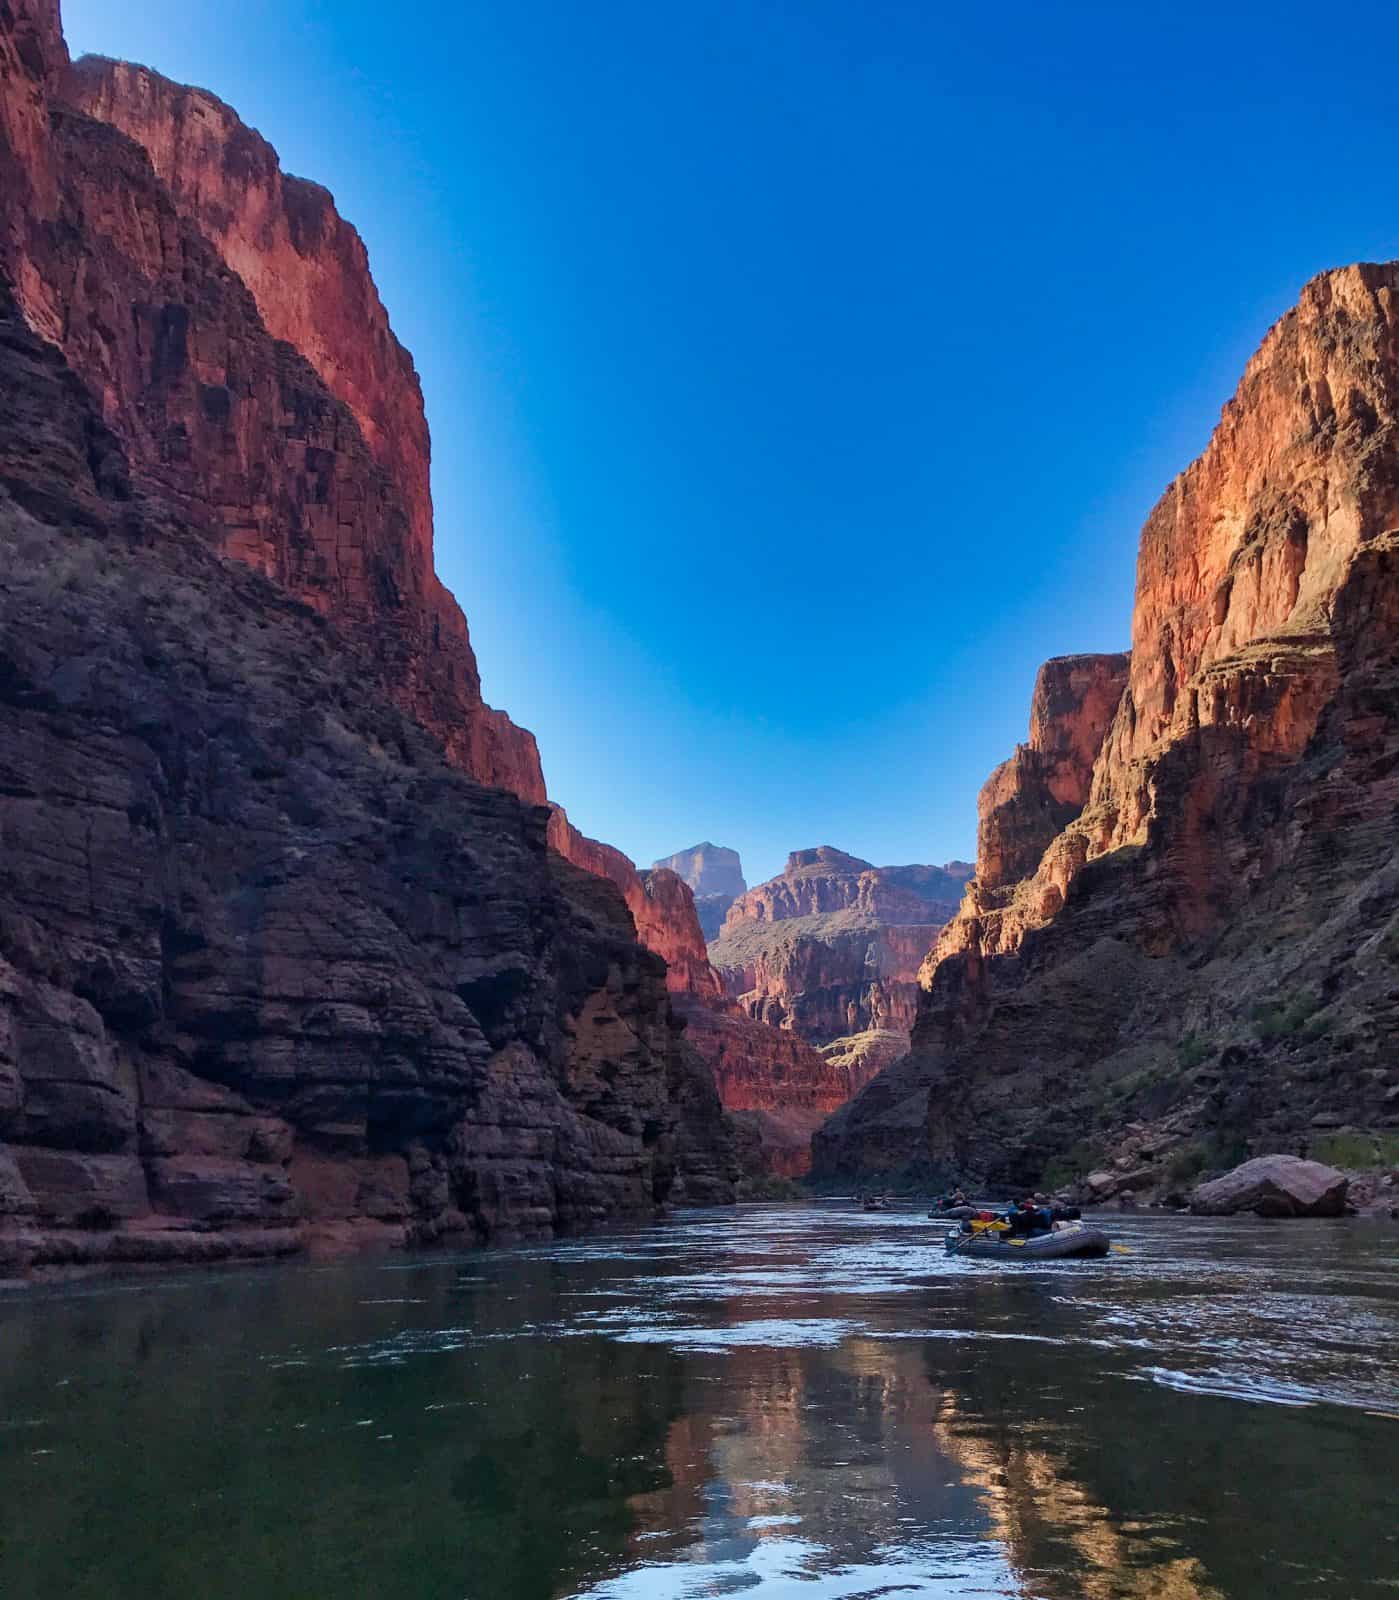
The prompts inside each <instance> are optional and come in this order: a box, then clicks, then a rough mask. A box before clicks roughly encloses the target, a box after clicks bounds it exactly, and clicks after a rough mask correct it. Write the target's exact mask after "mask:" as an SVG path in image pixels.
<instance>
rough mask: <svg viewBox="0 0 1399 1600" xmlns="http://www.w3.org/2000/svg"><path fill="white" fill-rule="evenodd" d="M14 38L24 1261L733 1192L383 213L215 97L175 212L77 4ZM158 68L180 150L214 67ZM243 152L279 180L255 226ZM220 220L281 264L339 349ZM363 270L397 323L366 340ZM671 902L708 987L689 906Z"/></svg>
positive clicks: (10, 1172) (8, 179)
mask: <svg viewBox="0 0 1399 1600" xmlns="http://www.w3.org/2000/svg"><path fill="white" fill-rule="evenodd" d="M0 66H3V68H4V76H3V79H0V174H3V176H4V178H5V182H4V185H3V187H2V188H0V286H3V295H4V300H3V305H2V306H0V361H2V362H3V365H4V368H5V371H4V380H3V383H0V537H3V540H4V543H5V562H4V569H5V581H4V584H3V585H0V608H3V615H4V631H3V634H0V656H3V660H2V661H0V768H3V769H4V779H3V782H0V837H3V841H4V851H3V853H4V857H5V868H6V870H5V874H4V875H3V883H0V899H3V902H4V904H3V911H0V1154H3V1158H4V1159H3V1160H0V1213H3V1215H4V1216H7V1217H9V1218H10V1219H11V1222H10V1223H8V1224H6V1225H5V1226H6V1243H5V1245H4V1248H3V1251H0V1254H3V1256H4V1264H3V1265H4V1270H6V1271H19V1270H23V1269H24V1268H25V1267H26V1266H27V1265H28V1264H31V1263H34V1262H37V1263H39V1264H41V1265H42V1264H44V1263H63V1262H70V1263H73V1264H78V1265H81V1264H86V1263H90V1262H103V1261H115V1260H135V1259H149V1260H168V1259H201V1260H202V1259H221V1258H224V1257H226V1256H228V1255H230V1254H244V1255H246V1254H254V1255H256V1254H281V1253H285V1252H286V1251H288V1250H292V1249H296V1248H299V1247H300V1244H301V1243H302V1242H303V1240H304V1237H305V1234H306V1231H307V1228H308V1226H310V1225H314V1226H315V1227H316V1228H319V1229H322V1230H324V1229H326V1228H330V1227H343V1228H344V1229H345V1230H348V1231H350V1232H356V1231H358V1232H360V1233H363V1232H365V1231H369V1232H374V1231H375V1230H377V1231H378V1233H379V1234H381V1235H382V1236H383V1237H385V1238H389V1239H394V1240H402V1239H404V1238H413V1239H417V1240H427V1239H431V1238H434V1237H436V1236H438V1235H440V1234H444V1233H448V1234H452V1235H454V1236H459V1237H462V1238H473V1237H484V1236H487V1235H490V1234H498V1233H501V1232H536V1231H541V1230H546V1229H549V1228H552V1227H561V1226H572V1225H575V1224H578V1223H582V1222H584V1221H587V1220H590V1219H597V1218H600V1217H603V1216H607V1215H613V1214H616V1213H618V1212H634V1211H638V1210H641V1211H645V1210H648V1209H650V1208H651V1207H653V1206H654V1205H656V1204H658V1203H659V1202H660V1201H661V1200H662V1199H663V1198H664V1197H665V1196H666V1195H667V1194H670V1193H672V1192H673V1191H675V1190H676V1186H677V1174H678V1177H679V1183H680V1192H683V1193H684V1194H685V1195H686V1196H687V1197H689V1198H700V1197H709V1198H723V1197H724V1196H725V1194H726V1193H727V1194H731V1193H732V1172H731V1170H730V1167H729V1163H730V1162H731V1159H732V1151H731V1147H730V1146H729V1144H728V1143H727V1133H726V1130H725V1125H724V1122H723V1118H722V1115H721V1113H720V1110H719V1107H718V1101H717V1096H716V1094H715V1092H714V1089H713V1085H712V1080H711V1079H710V1077H709V1075H708V1074H707V1071H706V1069H705V1068H704V1066H703V1064H702V1062H701V1061H700V1060H699V1058H698V1056H697V1055H696V1054H695V1053H694V1052H693V1050H692V1049H690V1048H689V1047H688V1046H686V1045H684V1043H683V1041H682V1040H681V1039H680V1035H679V1025H678V1023H677V1022H676V1021H675V1019H674V1018H673V1016H672V1014H671V1012H670V1010H669V1006H668V1003H667V998H666V988H665V985H666V981H667V976H666V973H665V969H664V967H663V965H662V963H661V961H659V960H658V959H657V958H656V957H655V956H654V955H652V954H649V953H647V952H645V951H642V950H640V949H639V948H638V947H637V945H636V943H635V925H634V923H633V920H632V917H631V915H630V914H629V912H628V910H627V907H626V905H625V903H624V901H623V899H622V898H621V897H620V896H619V895H618V894H617V892H616V890H615V889H614V888H613V887H612V885H611V884H610V883H608V882H607V881H605V879H604V878H599V877H594V876H590V875H588V874H586V873H580V872H578V871H576V870H575V869H574V868H572V867H571V866H570V865H568V864H567V863H566V862H564V861H562V860H561V859H559V858H558V857H557V856H555V855H553V854H552V853H551V852H550V851H549V850H548V848H547V838H548V829H549V827H550V822H549V816H548V813H547V812H546V811H545V810H544V809H543V808H542V807H540V806H537V805H533V804H530V803H528V802H532V801H536V800H540V799H542V798H543V786H542V780H539V779H538V762H537V757H534V756H533V753H532V752H533V744H532V741H531V740H529V736H528V735H522V734H520V732H519V730H516V729H513V728H512V726H511V725H510V724H509V722H508V719H506V718H504V717H503V716H502V715H501V714H499V713H496V712H492V711H491V710H490V709H489V708H488V707H485V706H484V705H483V704H482V703H481V700H480V692H479V683H478V681H477V678H476V671H475V663H474V660H473V658H472V656H471V651H470V645H469V641H468V639H467V637H466V630H465V623H464V621H463V620H462V618H461V614H460V612H459V611H458V610H457V609H456V608H455V604H454V602H450V597H447V596H445V591H442V590H441V589H440V586H438V585H437V581H436V578H435V575H434V574H433V572H432V567H431V560H430V541H429V544H428V545H427V546H425V545H424V542H423V538H422V533H423V530H424V529H425V528H426V529H430V514H429V515H428V517H427V520H424V513H425V511H426V510H427V508H426V506H425V503H423V502H415V501H414V498H413V497H414V495H415V493H416V490H415V488H414V485H415V484H417V485H418V486H419V487H421V485H422V484H423V483H425V470H426V455H425V451H426V433H425V430H421V429H420V426H419V425H420V420H421V418H420V406H417V409H416V410H415V405H416V383H415V380H413V378H412V373H411V363H406V358H405V357H403V354H402V352H401V351H399V350H398V347H397V346H396V345H395V344H393V343H392V339H391V335H390V333H389V331H388V325H387V322H386V321H385V320H384V319H383V317H382V310H381V308H378V302H377V298H376V297H375V296H374V295H373V289H372V284H371V283H370V282H369V280H368V277H367V272H365V271H364V263H363V259H362V251H360V250H359V249H358V246H357V241H355V240H354V238H353V235H352V234H351V233H350V231H349V230H348V229H346V228H345V226H344V225H343V224H341V223H340V222H339V220H338V219H337V218H335V217H334V214H333V209H332V208H331V207H330V206H329V201H328V199H324V198H323V197H322V198H317V196H316V195H315V194H310V195H308V194H306V193H303V192H301V191H299V190H298V189H297V188H296V186H295V185H293V184H291V183H290V181H289V180H284V179H282V178H281V177H280V175H279V174H278V173H277V172H276V169H275V158H273V157H272V156H271V154H270V152H268V151H267V149H266V147H265V146H262V145H261V144H260V142H259V141H257V140H256V139H255V136H252V135H251V134H248V133H247V130H242V132H241V133H240V132H239V130H238V127H237V125H236V119H232V118H231V113H230V114H227V115H226V116H223V114H222V113H220V116H221V117H222V120H220V119H219V118H215V119H214V123H215V125H213V132H212V133H211V134H210V135H209V137H210V138H211V139H213V144H212V145H209V144H207V143H205V144H201V143H200V139H199V138H197V137H196V136H195V132H194V128H193V123H194V122H196V121H200V120H201V114H200V113H199V106H198V105H197V104H196V103H195V101H194V100H190V99H189V97H188V96H186V97H185V100H184V102H183V104H184V112H183V113H182V115H185V116H186V117H187V119H188V120H189V123H190V125H189V126H188V127H184V128H183V131H182V132H181V133H179V135H178V137H176V136H173V135H172V138H171V141H170V142H169V145H168V148H167V149H165V150H164V155H163V157H162V159H167V160H169V161H174V162H176V163H177V166H176V167H173V168H170V179H171V183H173V184H175V185H176V186H177V188H178V190H179V196H178V199H177V198H176V196H175V193H174V192H173V191H172V189H171V188H170V187H169V186H168V185H167V184H166V183H165V182H164V181H163V180H162V178H161V177H160V176H159V175H158V174H157V173H156V172H155V170H154V169H153V167H152V163H151V161H150V159H149V157H148V155H147V153H146V151H145V150H144V149H143V148H142V147H141V146H140V145H138V144H137V143H136V142H134V141H133V140H132V139H131V138H129V137H127V135H126V134H125V133H123V132H121V131H120V130H119V129H118V128H116V127H114V126H112V125H111V124H109V123H105V122H103V121H100V120H98V119H96V118H94V117H90V116H88V115H86V114H85V113H84V112H82V111H81V110H78V109H76V108H74V107H72V106H71V105H70V104H68V103H67V102H66V101H65V100H64V95H65V94H68V93H73V92H79V91H80V89H81V85H78V88H75V87H74V84H75V82H76V80H71V79H70V78H69V75H68V64H67V57H66V53H65V51H64V49H63V45H62V38H61V33H60V31H59V28H58V16H57V9H56V6H55V5H53V4H51V3H50V4H42V3H39V0H19V3H17V4H15V5H12V6H10V7H9V8H8V9H7V10H3V11H0ZM103 70H104V71H105V70H106V69H103ZM122 81H127V82H128V85H130V84H140V83H144V84H145V88H146V90H149V91H150V96H151V97H153V98H152V104H153V105H154V107H155V109H154V110H152V112H151V117H152V119H153V120H151V121H150V122H149V123H148V124H143V125H142V126H143V128H144V129H145V131H146V133H147V134H148V135H149V136H150V137H151V138H152V140H153V142H155V143H156V144H157V145H159V144H160V140H159V139H158V138H157V136H156V133H155V132H151V129H152V128H155V129H157V130H158V129H159V128H160V127H162V126H166V124H165V123H164V122H163V121H162V118H164V117H165V115H166V110H167V109H168V103H170V96H171V95H172V94H176V92H175V91H173V89H172V87H171V86H168V85H162V84H161V83H160V82H159V81H158V80H150V79H149V78H147V79H140V78H139V76H138V77H129V78H128V79H126V80H122V78H121V75H120V74H117V75H116V76H114V77H112V78H111V79H110V81H108V82H107V84H106V87H105V88H104V89H103V91H102V93H103V95H104V96H109V91H110V95H115V94H116V93H117V92H118V89H119V88H120V83H121V82H122ZM143 92H144V91H143ZM178 93H179V94H183V93H184V92H183V91H180V92H178ZM109 97H110V96H109ZM176 97H177V98H178V95H177V96H176ZM196 99H197V97H196ZM156 102H159V103H158V104H157V103H156ZM104 103H106V101H105V100H104ZM214 105H215V107H216V103H214ZM163 108H164V109H163ZM204 109H205V110H208V109H209V108H208V107H205V108H204ZM182 126H183V125H182ZM206 131H207V130H206ZM201 137H202V135H201ZM220 140H227V141H230V142H229V143H227V144H226V145H221V144H220V143H219V141H220ZM220 148H221V149H223V152H224V156H223V160H224V166H223V169H222V177H221V179H220V181H221V182H224V183H225V184H226V185H228V186H227V187H226V188H224V189H218V188H217V186H215V187H214V189H212V190H209V189H207V188H205V187H201V185H202V184H203V181H204V178H205V177H207V176H208V174H207V173H204V171H203V168H202V166H201V163H202V162H203V161H204V160H205V158H206V157H209V158H211V151H217V150H218V149H220ZM240 151H241V152H242V156H241V157H240V155H239V152H240ZM239 159H246V162H247V163H248V172H249V179H250V190H249V195H248V196H247V197H245V198H246V200H247V204H248V206H250V207H252V208H253V209H252V210H250V211H248V212H247V214H246V215H244V216H243V217H242V218H241V220H240V218H239V217H237V216H232V217H229V218H226V219H224V223H223V224H221V225H220V227H215V226H214V225H213V222H212V221H211V217H212V216H213V214H214V213H215V212H217V211H218V208H219V206H220V205H221V204H222V203H223V201H224V200H226V201H228V202H229V203H230V205H231V204H232V201H233V200H234V199H235V198H236V196H237V186H236V183H234V182H233V178H234V176H235V175H236V167H237V162H238V160H239ZM181 162H184V163H187V165H185V166H180V165H178V164H179V163H181ZM211 194H212V195H213V196H214V198H213V200H210V195H211ZM220 196H222V199H220V198H219V197H220ZM259 196H260V197H261V198H258V197H259ZM313 201H314V202H315V206H318V207H320V209H319V210H318V211H317V212H316V215H315V217H312V216H311V215H310V211H311V209H313V207H312V202H313ZM210 206H212V208H213V210H212V211H210V209H209V207H210ZM258 206H263V208H264V214H263V215H262V217H261V222H258V221H257V220H256V216H255V212H256V208H257V207H258ZM298 208H300V209H299V210H298ZM206 229H207V230H208V231H206ZM298 230H299V231H298ZM222 249H228V250H229V251H234V250H235V249H239V250H248V251H251V252H252V253H253V256H254V257H256V255H257V252H258V251H259V250H265V251H266V252H267V259H266V260H265V261H263V262H262V267H261V268H259V266H258V262H257V260H256V259H253V260H250V261H249V262H245V265H247V268H248V271H249V273H250V274H251V275H253V276H254V277H256V276H257V273H258V271H259V270H262V271H263V273H264V277H263V280H261V288H262V292H263V294H264V297H271V298H269V299H268V316H269V317H272V318H273V319H276V318H277V317H279V316H284V317H285V318H286V319H287V320H286V321H285V322H284V323H282V324H280V325H281V326H282V327H283V328H284V329H285V331H286V332H287V333H288V334H289V335H296V330H297V326H298V324H297V322H296V317H297V316H301V315H304V316H306V317H308V318H309V319H310V322H309V323H308V324H307V325H306V327H304V328H303V329H302V333H301V335H300V336H302V337H304V338H305V339H306V341H307V343H308V344H309V345H311V346H312V347H313V348H314V349H315V350H316V353H317V356H318V359H319V360H320V361H321V363H322V365H323V366H324V369H325V370H324V373H323V372H322V371H320V370H318V368H317V366H316V365H315V364H314V363H313V362H311V361H308V360H307V359H305V358H304V357H303V355H302V354H300V353H299V352H298V350H297V349H294V348H293V347H292V345H291V344H289V343H287V342H285V340H279V339H278V338H277V337H275V336H274V333H273V332H272V331H271V330H270V329H269V327H268V325H267V321H266V320H265V319H264V316H263V313H262V309H261V307H260V305H259V303H258V301H257V299H255V297H254V296H253V295H252V294H251V293H250V292H249V290H248V288H247V287H246V285H245V284H244V282H243V281H242V280H241V278H240V277H239V276H238V275H237V274H236V273H235V272H234V271H233V270H232V269H231V268H230V266H229V264H228V261H227V260H226V259H225V258H224V256H223V255H222V254H221V253H220V251H221V250H222ZM288 250H290V251H291V254H287V251H288ZM293 256H295V257H296V258H297V259H296V260H293V259H292V258H293ZM298 273H300V274H301V276H300V277H298ZM356 294H357V295H358V296H359V299H358V300H355V299H354V296H355V295H356ZM279 295H280V296H282V297H283V298H282V299H277V296H279ZM337 297H339V304H338V306H337V304H336V301H337ZM352 303H353V304H354V305H355V306H357V307H358V308H359V311H360V312H362V314H363V316H364V318H365V319H366V326H367V327H368V329H369V332H370V334H371V335H372V339H373V342H374V343H375V345H376V348H375V350H374V351H372V352H353V351H349V350H347V349H340V348H339V347H338V345H337V339H338V332H339V330H341V329H342V328H343V329H348V328H349V327H350V326H351V325H352V324H353V322H354V314H352V312H351V311H350V310H348V309H347V307H348V306H349V305H351V304H352ZM308 330H309V331H308ZM318 330H319V331H318ZM318 340H319V341H320V342H319V343H318V342H317V341H318ZM45 341H47V342H45ZM376 419H378V420H377V421H376ZM400 425H401V426H400ZM376 428H377V430H378V431H377V433H376ZM391 435H393V436H392V437H391ZM371 438H372V441H373V444H372V447H371V443H369V442H367V439H371ZM226 558H227V559H226ZM395 708H397V709H395ZM405 713H406V714H407V715H406V716H405ZM424 730H426V731H424ZM444 757H445V764H444ZM476 778H479V779H481V780H482V783H477V782H475V781H473V779H476ZM483 784H484V785H488V786H483ZM633 876H634V874H633ZM625 887H626V886H624V892H625ZM680 887H681V888H682V890H683V886H680ZM650 903H651V904H653V905H656V906H661V905H664V906H665V908H666V909H667V910H668V912H669V913H670V914H671V915H675V916H681V917H682V918H683V917H685V916H686V915H688V923H687V926H686V928H685V929H684V930H682V935H683V936H685V937H688V938H689V939H690V941H691V944H692V945H693V946H697V947H698V951H699V957H698V962H699V976H700V981H701V982H703V974H704V973H705V972H707V970H708V969H707V963H706V962H704V960H703V945H702V944H701V943H700V942H699V934H698V928H697V926H696V925H695V923H694V917H693V908H692V907H689V906H687V903H686V900H685V898H684V895H683V894H682V895H673V894H670V893H669V886H668V885H665V884H662V885H660V886H659V887H658V889H657V892H656V895H655V896H654V898H653V899H651V901H650ZM656 920H657V922H658V924H659V923H663V922H664V917H663V916H662V915H661V914H660V913H659V912H658V914H657V918H656ZM658 942H659V940H658ZM682 943H683V938H682ZM682 953H683V952H682ZM710 983H711V988H712V987H713V980H712V974H711V975H710ZM191 1229H197V1230H199V1231H198V1232H191V1231H190V1230H191Z"/></svg>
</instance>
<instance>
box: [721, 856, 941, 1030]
mask: <svg viewBox="0 0 1399 1600" xmlns="http://www.w3.org/2000/svg"><path fill="white" fill-rule="evenodd" d="M969 870H970V869H968V868H965V867H964V866H961V865H960V864H953V865H951V866H949V867H945V868H944V867H927V866H909V867H875V866H872V865H871V864H870V863H869V862H868V861H861V860H860V859H859V858H858V857H855V856H850V855H846V854H845V853H844V852H843V851H840V850H833V849H832V848H831V847H830V846H828V845H823V846H822V847H820V848H819V849H816V850H798V851H795V852H793V854H792V855H791V856H789V857H788V860H787V866H786V868H785V870H784V871H783V872H782V874H781V875H780V876H779V877H777V878H774V879H772V880H771V881H770V882H768V883H764V884H760V885H759V886H758V887H757V888H755V889H750V890H749V891H748V892H747V893H746V894H744V895H742V896H740V897H739V899H737V900H736V901H735V902H734V904H733V905H732V907H731V908H730V910H729V913H728V916H727V918H726V920H725V923H724V927H723V930H722V932H721V934H720V936H719V938H718V939H717V940H716V941H715V942H714V943H713V944H711V946H710V948H709V955H710V960H711V962H712V963H713V965H714V966H715V967H716V968H717V969H718V971H719V973H720V976H721V978H722V979H723V982H724V987H725V990H726V992H727V993H728V994H729V996H730V997H731V998H733V999H734V1000H735V1001H736V1003H737V1004H738V1005H739V1006H740V1008H741V1009H742V1010H743V1012H744V1013H745V1014H746V1015H747V1016H750V1017H752V1018H753V1019H754V1020H755V1021H759V1022H766V1023H769V1024H771V1025H772V1026H774V1027H782V1028H791V1029H794V1030H795V1031H796V1032H797V1033H799V1034H801V1036H802V1037H803V1038H805V1039H808V1040H810V1041H811V1042H812V1043H815V1044H825V1043H828V1042H830V1041H831V1040H833V1039H837V1038H841V1037H844V1036H846V1035H850V1034H855V1033H860V1032H863V1031H865V1030H867V1029H875V1030H882V1031H892V1032H899V1033H903V1034H905V1035H907V1033H908V1030H909V1029H910V1028H911V1027H912V1024H913V1019H914V1013H915V1010H916V1003H917V1002H916V997H917V993H918V990H917V981H916V980H917V974H918V968H919V965H920V963H921V962H922V960H923V957H924V955H925V954H926V953H927V951H928V949H929V947H930V946H931V944H932V942H933V940H934V938H936V936H937V933H938V931H939V929H940V928H941V927H942V925H943V923H944V922H945V921H946V920H947V918H948V917H950V916H951V915H952V914H953V912H954V911H955V910H956V908H957V902H958V900H959V899H960V897H961V893H962V885H963V882H964V881H965V878H966V876H967V874H968V873H969Z"/></svg>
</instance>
